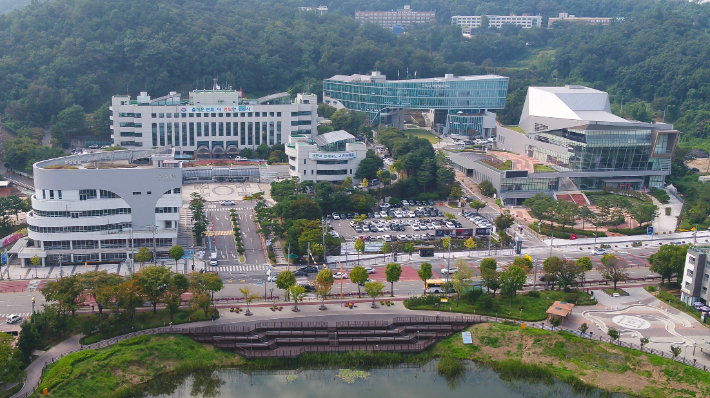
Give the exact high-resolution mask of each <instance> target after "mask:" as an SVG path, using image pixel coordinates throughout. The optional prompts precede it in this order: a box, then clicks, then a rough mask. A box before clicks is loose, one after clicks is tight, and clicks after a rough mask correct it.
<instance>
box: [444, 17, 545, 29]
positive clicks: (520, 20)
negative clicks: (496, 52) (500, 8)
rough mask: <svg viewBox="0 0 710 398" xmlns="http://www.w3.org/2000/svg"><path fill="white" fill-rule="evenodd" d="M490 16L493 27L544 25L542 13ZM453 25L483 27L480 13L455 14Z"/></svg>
mask: <svg viewBox="0 0 710 398" xmlns="http://www.w3.org/2000/svg"><path fill="white" fill-rule="evenodd" d="M486 17H487V18H488V26H489V27H491V28H500V27H501V26H503V25H504V24H511V25H518V26H522V27H523V28H524V29H530V28H533V27H540V26H542V16H540V15H530V14H523V15H516V14H510V15H486ZM451 24H452V25H460V26H461V27H463V28H464V29H468V30H470V29H477V28H480V27H481V16H480V15H468V16H467V15H454V16H453V17H451Z"/></svg>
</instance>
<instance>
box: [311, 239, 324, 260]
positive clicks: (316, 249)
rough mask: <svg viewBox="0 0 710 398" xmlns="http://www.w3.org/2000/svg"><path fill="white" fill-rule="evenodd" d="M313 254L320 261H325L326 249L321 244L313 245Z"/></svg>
mask: <svg viewBox="0 0 710 398" xmlns="http://www.w3.org/2000/svg"><path fill="white" fill-rule="evenodd" d="M311 254H313V255H314V256H316V257H317V258H318V259H320V260H324V257H323V255H324V254H325V247H323V245H321V244H320V243H318V242H316V243H311Z"/></svg>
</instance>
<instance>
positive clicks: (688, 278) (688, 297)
mask: <svg viewBox="0 0 710 398" xmlns="http://www.w3.org/2000/svg"><path fill="white" fill-rule="evenodd" d="M708 253H710V246H691V247H690V248H689V249H688V254H687V255H686V257H685V268H684V269H683V282H681V286H680V291H681V296H680V299H681V300H682V301H683V302H684V303H686V304H688V305H695V303H697V302H700V303H702V304H704V305H708V302H710V293H709V292H708V288H710V262H709V261H708V260H710V257H708Z"/></svg>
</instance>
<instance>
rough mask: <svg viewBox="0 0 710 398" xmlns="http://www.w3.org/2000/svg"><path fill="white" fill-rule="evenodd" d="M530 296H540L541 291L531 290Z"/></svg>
mask: <svg viewBox="0 0 710 398" xmlns="http://www.w3.org/2000/svg"><path fill="white" fill-rule="evenodd" d="M528 297H532V298H539V297H540V292H538V291H537V290H532V291H529V292H528Z"/></svg>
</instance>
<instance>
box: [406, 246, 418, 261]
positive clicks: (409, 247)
mask: <svg viewBox="0 0 710 398" xmlns="http://www.w3.org/2000/svg"><path fill="white" fill-rule="evenodd" d="M416 248H417V247H416V246H415V245H414V243H413V242H407V243H405V244H404V252H405V253H407V255H408V256H409V259H410V260H411V259H412V253H414V251H415V250H416Z"/></svg>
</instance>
